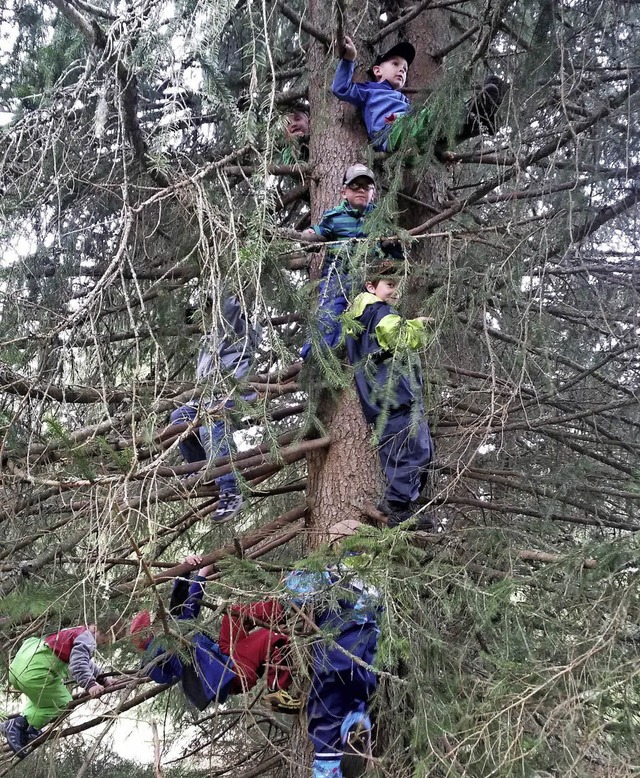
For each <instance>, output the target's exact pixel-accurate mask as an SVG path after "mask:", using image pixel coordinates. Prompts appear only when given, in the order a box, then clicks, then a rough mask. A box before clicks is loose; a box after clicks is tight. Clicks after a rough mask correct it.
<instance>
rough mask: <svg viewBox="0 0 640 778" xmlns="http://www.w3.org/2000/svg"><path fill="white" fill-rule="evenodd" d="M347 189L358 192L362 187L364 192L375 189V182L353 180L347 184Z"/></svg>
mask: <svg viewBox="0 0 640 778" xmlns="http://www.w3.org/2000/svg"><path fill="white" fill-rule="evenodd" d="M346 187H347V189H351V191H352V192H357V191H358V190H359V189H362V191H363V192H370V191H371V190H372V189H375V184H374V183H373V182H364V181H360V182H359V183H358V181H351V183H349V184H346Z"/></svg>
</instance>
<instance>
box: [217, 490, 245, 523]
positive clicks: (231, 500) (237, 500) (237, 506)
mask: <svg viewBox="0 0 640 778" xmlns="http://www.w3.org/2000/svg"><path fill="white" fill-rule="evenodd" d="M242 502H243V501H242V495H241V494H234V493H233V492H222V493H221V494H220V499H219V500H218V507H217V508H216V509H215V511H214V512H213V516H212V519H213V520H214V521H215V522H216V524H224V522H225V521H231V519H233V518H234V517H235V516H237V515H238V514H239V513H240V511H241V510H242Z"/></svg>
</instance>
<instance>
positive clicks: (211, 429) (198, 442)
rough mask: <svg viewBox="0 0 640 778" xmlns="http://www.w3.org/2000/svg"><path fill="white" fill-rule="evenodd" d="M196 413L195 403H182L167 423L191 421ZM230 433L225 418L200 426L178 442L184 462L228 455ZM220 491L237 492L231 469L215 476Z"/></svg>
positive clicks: (234, 477)
mask: <svg viewBox="0 0 640 778" xmlns="http://www.w3.org/2000/svg"><path fill="white" fill-rule="evenodd" d="M197 413H198V407H197V406H195V405H182V406H181V407H180V408H176V410H175V411H172V413H171V416H169V424H183V423H184V422H191V421H193V420H194V419H195V418H196V416H197ZM231 434H232V431H231V429H229V426H228V424H227V423H226V420H225V419H219V420H218V421H215V422H214V423H213V424H212V425H211V426H204V425H203V426H202V427H200V428H199V429H197V430H194V432H192V433H191V435H189V436H188V437H186V438H185V439H184V440H181V441H180V443H178V448H179V449H180V453H181V454H182V458H183V459H184V460H185V462H202V461H204V460H205V459H217V458H218V457H226V456H228V455H229V439H230V436H231ZM216 483H217V484H218V486H219V487H220V492H230V493H231V494H237V492H238V484H237V481H236V476H235V473H234V472H233V471H232V472H230V473H227V474H226V475H221V476H220V477H219V478H216Z"/></svg>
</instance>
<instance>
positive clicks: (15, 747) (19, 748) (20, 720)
mask: <svg viewBox="0 0 640 778" xmlns="http://www.w3.org/2000/svg"><path fill="white" fill-rule="evenodd" d="M29 729H32V727H30V726H29V722H28V721H27V720H26V719H25V717H24V716H16V717H15V718H13V719H8V720H7V721H5V722H3V723H2V724H0V732H2V734H3V735H4V736H5V738H6V739H7V743H8V744H9V748H10V749H11V750H12V751H13V753H14V754H18V756H19V757H20V759H23V758H24V757H25V756H26V755H27V753H26V751H25V750H24V749H25V748H26V747H27V745H28V744H29V742H30V741H31V740H34V738H29V736H28V730H29Z"/></svg>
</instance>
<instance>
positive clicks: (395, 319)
mask: <svg viewBox="0 0 640 778" xmlns="http://www.w3.org/2000/svg"><path fill="white" fill-rule="evenodd" d="M427 321H428V317H426V316H418V318H417V319H403V318H402V316H399V315H398V314H397V313H388V314H387V315H386V316H383V317H382V319H380V321H379V322H378V323H377V324H376V330H375V331H376V339H377V341H378V344H379V346H380V348H382V349H384V350H385V351H395V350H396V349H397V348H398V347H401V348H409V349H412V350H414V351H415V350H417V349H419V348H421V347H422V346H424V345H426V342H427V331H426V329H425V323H426V322H427Z"/></svg>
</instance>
